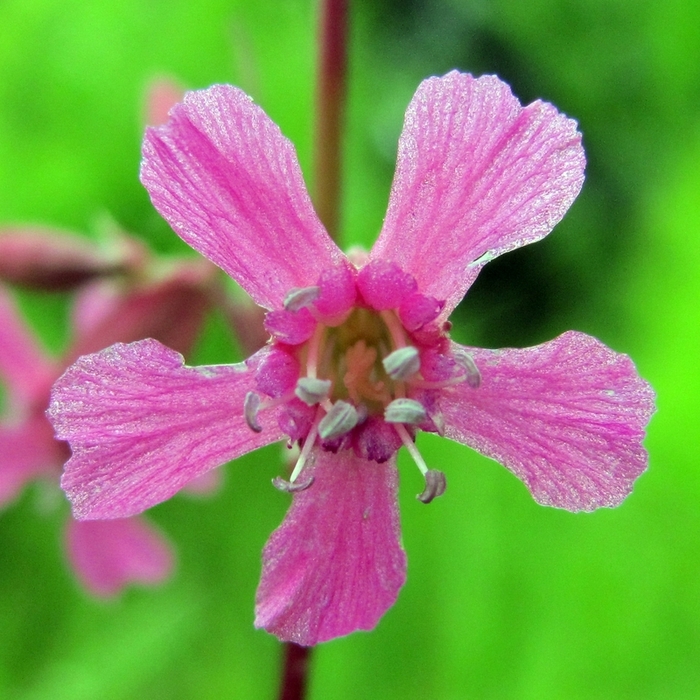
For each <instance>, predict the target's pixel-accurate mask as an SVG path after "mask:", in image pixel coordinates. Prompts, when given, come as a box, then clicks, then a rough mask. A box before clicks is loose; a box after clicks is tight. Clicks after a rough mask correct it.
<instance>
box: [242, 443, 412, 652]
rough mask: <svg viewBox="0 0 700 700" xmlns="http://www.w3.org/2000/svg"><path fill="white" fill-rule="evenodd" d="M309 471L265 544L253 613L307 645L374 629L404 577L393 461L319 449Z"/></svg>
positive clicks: (262, 622) (260, 623)
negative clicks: (305, 483) (306, 481)
mask: <svg viewBox="0 0 700 700" xmlns="http://www.w3.org/2000/svg"><path fill="white" fill-rule="evenodd" d="M312 476H313V477H314V483H313V484H312V485H311V486H310V487H309V488H308V489H306V490H304V491H300V492H298V493H296V494H294V501H293V503H292V506H291V508H290V509H289V512H288V513H287V516H286V517H285V519H284V522H283V523H282V525H281V526H280V527H279V528H278V529H277V530H275V532H273V533H272V536H271V537H270V539H269V541H268V543H267V545H266V546H265V550H264V551H263V572H262V579H261V581H260V587H259V588H258V593H257V597H256V601H257V602H256V618H255V625H256V627H262V628H264V629H266V630H267V631H268V632H271V633H272V634H275V635H277V637H279V638H280V639H281V640H283V641H291V642H295V643H297V644H302V645H304V646H311V645H313V644H318V643H319V642H324V641H327V640H329V639H334V638H335V637H342V636H343V635H346V634H350V632H354V631H355V630H371V629H374V627H375V626H376V625H377V623H378V622H379V619H380V618H381V616H382V615H383V614H384V613H385V612H386V611H387V610H388V609H389V608H390V607H391V606H392V605H393V604H394V601H395V600H396V597H397V595H398V593H399V589H400V588H401V586H402V585H403V583H404V580H405V578H406V555H405V554H404V551H403V549H402V548H401V544H400V532H399V514H398V504H397V502H396V489H397V481H398V477H397V473H396V465H395V462H394V460H390V461H388V462H384V463H383V464H378V463H376V462H371V461H366V460H364V459H360V458H358V457H356V456H355V455H354V453H353V452H352V451H349V450H341V451H339V452H338V453H337V454H331V453H329V452H326V451H324V450H319V449H317V450H314V452H313V453H312V457H311V462H310V463H309V464H308V465H307V466H306V467H305V469H304V478H305V479H306V478H308V477H312Z"/></svg>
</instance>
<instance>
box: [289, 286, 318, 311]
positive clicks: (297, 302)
mask: <svg viewBox="0 0 700 700" xmlns="http://www.w3.org/2000/svg"><path fill="white" fill-rule="evenodd" d="M320 293H321V288H320V287H299V288H298V289H292V290H291V291H290V292H289V293H288V294H287V296H286V297H285V298H284V308H285V309H287V311H299V310H300V309H303V308H305V307H307V306H309V305H310V304H313V303H314V302H315V301H316V299H318V295H319V294H320Z"/></svg>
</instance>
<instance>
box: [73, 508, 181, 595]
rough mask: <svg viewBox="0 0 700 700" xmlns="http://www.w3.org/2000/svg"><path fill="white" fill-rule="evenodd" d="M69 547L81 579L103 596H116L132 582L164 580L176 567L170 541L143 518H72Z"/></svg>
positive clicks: (86, 586)
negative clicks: (80, 519) (82, 519)
mask: <svg viewBox="0 0 700 700" xmlns="http://www.w3.org/2000/svg"><path fill="white" fill-rule="evenodd" d="M66 548H67V551H68V559H69V561H70V563H71V566H72V567H73V569H74V570H75V573H76V575H77V576H78V578H79V579H80V582H81V583H82V584H83V586H85V588H87V590H88V591H90V592H91V593H93V594H94V595H97V596H101V597H110V596H114V595H116V594H117V593H119V592H120V591H121V590H122V589H123V588H124V587H125V586H127V585H128V584H130V583H146V584H155V583H161V582H162V581H163V580H165V579H166V578H167V577H168V576H169V575H170V573H171V571H172V569H173V553H172V549H171V547H170V545H169V544H168V542H167V540H165V539H164V537H163V536H162V535H161V534H160V533H159V532H158V531H157V530H155V528H153V527H151V526H150V525H149V524H148V523H146V521H145V520H144V519H142V518H126V519H119V520H85V521H79V520H73V519H72V518H71V519H70V520H69V521H68V525H67V528H66Z"/></svg>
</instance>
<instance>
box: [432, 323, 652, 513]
mask: <svg viewBox="0 0 700 700" xmlns="http://www.w3.org/2000/svg"><path fill="white" fill-rule="evenodd" d="M467 351H468V352H469V354H470V355H471V356H472V357H473V359H474V362H475V363H476V365H477V367H478V368H479V371H480V373H481V385H480V386H479V388H478V389H474V388H471V387H470V386H468V385H467V383H466V382H465V383H462V384H459V385H457V386H456V387H452V388H450V389H446V390H444V391H443V392H442V397H441V400H440V404H441V407H442V410H443V414H444V418H445V435H446V436H447V437H450V438H452V439H453V440H457V441H458V442H461V443H464V444H466V445H469V446H470V447H472V448H474V449H475V450H477V451H479V452H481V453H482V454H484V455H486V456H487V457H491V458H492V459H495V460H496V461H498V462H500V463H501V464H504V465H505V466H506V467H508V469H510V470H511V471H512V472H513V473H514V474H515V475H516V476H517V477H518V478H520V479H522V481H523V482H524V483H525V485H526V486H527V487H528V488H529V489H530V491H531V492H532V495H533V497H534V498H535V500H536V501H537V502H538V503H541V504H543V505H550V506H556V507H558V508H566V509H567V510H571V511H579V510H587V511H591V510H594V509H595V508H599V507H601V506H609V507H612V506H616V505H619V504H620V503H621V502H622V501H623V500H624V498H625V497H626V496H627V495H628V494H629V493H630V491H631V490H632V487H633V485H634V481H635V479H636V478H637V477H638V476H639V475H640V474H641V473H642V472H643V471H644V470H645V469H646V467H647V453H646V451H645V449H644V448H643V446H642V441H643V439H644V435H645V428H646V425H647V423H648V422H649V418H650V417H651V415H652V413H653V412H654V392H653V390H652V388H651V387H650V386H649V384H648V383H647V382H645V381H644V380H643V379H641V378H640V377H639V375H638V374H637V371H636V369H635V367H634V364H633V363H632V361H631V360H630V359H629V357H627V356H626V355H621V354H618V353H616V352H613V351H612V350H610V349H609V348H607V347H606V346H605V345H603V344H602V343H600V342H599V341H598V340H596V339H595V338H592V337H590V336H587V335H584V334H583V333H577V332H574V331H570V332H568V333H564V334H563V335H561V336H559V337H558V338H555V339H554V340H552V341H550V342H548V343H544V344H542V345H538V346H536V347H532V348H525V349H522V350H514V349H506V350H481V349H477V348H467Z"/></svg>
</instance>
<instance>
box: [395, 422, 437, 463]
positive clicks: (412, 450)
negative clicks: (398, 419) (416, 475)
mask: <svg viewBox="0 0 700 700" xmlns="http://www.w3.org/2000/svg"><path fill="white" fill-rule="evenodd" d="M394 428H395V429H396V432H397V433H398V434H399V437H400V438H401V442H403V444H404V445H405V447H406V449H407V450H408V452H409V454H410V455H411V457H413V461H414V462H415V463H416V466H417V467H418V469H420V471H421V474H423V476H425V475H426V474H427V473H428V472H429V471H430V469H428V465H427V464H426V463H425V460H424V459H423V457H422V456H421V453H420V452H418V448H417V447H416V443H415V442H413V439H412V438H411V436H410V435H409V434H408V430H406V426H405V425H404V424H403V423H394Z"/></svg>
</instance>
